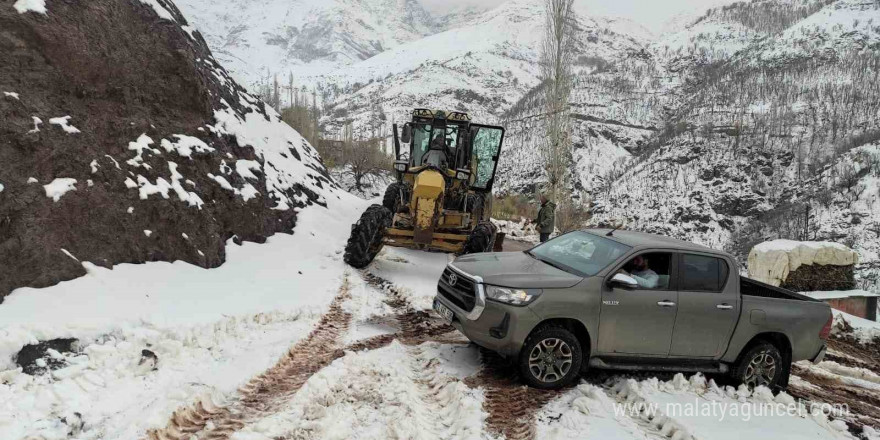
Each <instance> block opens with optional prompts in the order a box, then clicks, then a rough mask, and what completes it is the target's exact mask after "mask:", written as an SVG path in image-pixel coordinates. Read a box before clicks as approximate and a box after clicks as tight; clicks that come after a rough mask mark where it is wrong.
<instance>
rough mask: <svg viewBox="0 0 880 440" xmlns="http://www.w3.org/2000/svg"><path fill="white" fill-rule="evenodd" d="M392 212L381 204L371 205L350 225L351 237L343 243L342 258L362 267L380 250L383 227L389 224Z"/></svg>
mask: <svg viewBox="0 0 880 440" xmlns="http://www.w3.org/2000/svg"><path fill="white" fill-rule="evenodd" d="M391 218H392V214H391V211H389V210H388V208H386V207H384V206H382V205H371V206H370V207H369V208H367V210H366V211H364V213H363V214H362V215H361V218H360V220H358V222H357V223H355V224H354V225H352V227H351V237H349V238H348V244H346V245H345V255H344V256H343V260H344V261H345V262H346V263H348V264H350V265H351V266H352V267H355V268H357V269H363V268H364V267H367V265H368V264H370V262H371V261H373V258H376V254H378V253H379V251H380V250H382V237H383V236H384V235H385V228H387V227H388V226H391Z"/></svg>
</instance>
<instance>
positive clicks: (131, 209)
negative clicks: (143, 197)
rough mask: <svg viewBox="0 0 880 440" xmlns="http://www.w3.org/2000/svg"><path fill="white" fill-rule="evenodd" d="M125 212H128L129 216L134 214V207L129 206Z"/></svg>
mask: <svg viewBox="0 0 880 440" xmlns="http://www.w3.org/2000/svg"><path fill="white" fill-rule="evenodd" d="M126 212H128V213H129V214H133V213H134V206H129V207H128V210H127V211H126Z"/></svg>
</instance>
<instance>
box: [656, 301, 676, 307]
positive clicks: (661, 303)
mask: <svg viewBox="0 0 880 440" xmlns="http://www.w3.org/2000/svg"><path fill="white" fill-rule="evenodd" d="M657 305H658V306H660V307H675V303H674V302H672V301H669V300H666V301H657Z"/></svg>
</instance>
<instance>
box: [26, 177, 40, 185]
mask: <svg viewBox="0 0 880 440" xmlns="http://www.w3.org/2000/svg"><path fill="white" fill-rule="evenodd" d="M27 183H28V184H31V183H40V181H39V180H37V179H36V178H35V177H28V180H27Z"/></svg>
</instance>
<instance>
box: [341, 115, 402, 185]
mask: <svg viewBox="0 0 880 440" xmlns="http://www.w3.org/2000/svg"><path fill="white" fill-rule="evenodd" d="M381 141H382V140H381V138H378V137H375V138H370V139H367V140H361V141H358V140H355V139H354V130H353V129H352V124H351V122H349V123H347V124H345V126H344V127H343V128H342V161H343V164H344V165H343V173H344V174H347V175H349V176H351V178H352V181H353V182H354V189H355V190H357V191H358V192H361V193H362V192H364V188H365V186H367V184H370V183H371V182H370V180H371V179H375V178H377V177H378V176H380V175H381V174H382V172H383V171H387V170H389V169H390V168H391V166H390V165H391V161H390V158H389V157H388V156H387V155H385V153H383V152H382V149H381V148H380V146H381Z"/></svg>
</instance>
